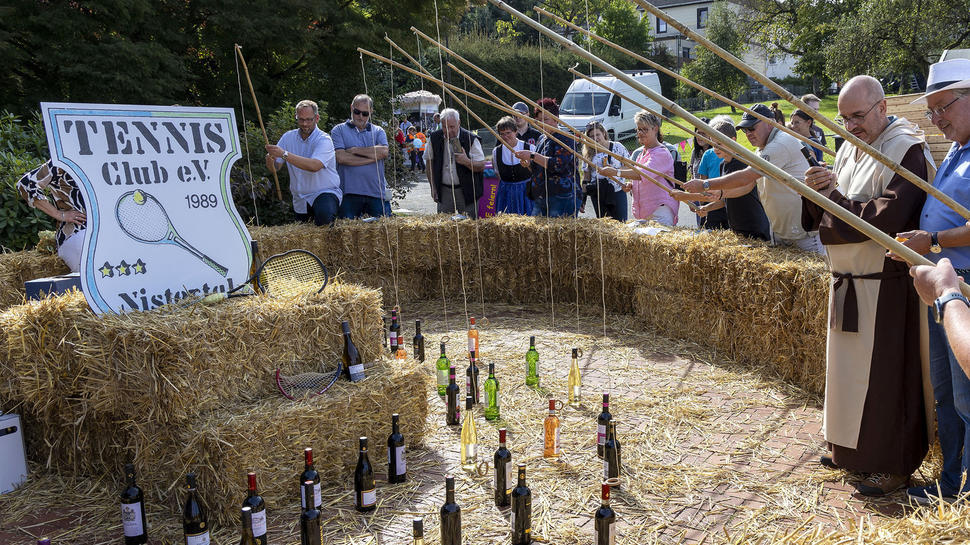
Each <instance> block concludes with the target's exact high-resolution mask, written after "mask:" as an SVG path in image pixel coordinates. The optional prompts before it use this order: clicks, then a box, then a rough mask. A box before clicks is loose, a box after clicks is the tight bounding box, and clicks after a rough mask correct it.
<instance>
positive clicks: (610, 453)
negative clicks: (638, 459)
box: [603, 420, 621, 486]
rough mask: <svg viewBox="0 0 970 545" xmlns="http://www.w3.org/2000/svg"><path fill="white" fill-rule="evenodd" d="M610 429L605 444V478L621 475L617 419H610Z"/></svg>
mask: <svg viewBox="0 0 970 545" xmlns="http://www.w3.org/2000/svg"><path fill="white" fill-rule="evenodd" d="M609 430H610V431H609V432H607V434H606V444H604V445H603V479H615V478H619V476H620V460H621V458H620V441H619V440H618V439H617V438H616V420H610V426H609ZM615 486H619V485H615Z"/></svg>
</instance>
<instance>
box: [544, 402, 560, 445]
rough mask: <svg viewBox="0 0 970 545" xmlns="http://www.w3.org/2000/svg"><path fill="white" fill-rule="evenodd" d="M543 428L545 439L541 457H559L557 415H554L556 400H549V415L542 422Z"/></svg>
mask: <svg viewBox="0 0 970 545" xmlns="http://www.w3.org/2000/svg"><path fill="white" fill-rule="evenodd" d="M542 427H543V428H544V429H545V441H544V444H543V448H542V456H543V458H558V457H559V417H558V416H556V400H555V399H550V400H549V416H546V420H545V421H544V422H543V423H542Z"/></svg>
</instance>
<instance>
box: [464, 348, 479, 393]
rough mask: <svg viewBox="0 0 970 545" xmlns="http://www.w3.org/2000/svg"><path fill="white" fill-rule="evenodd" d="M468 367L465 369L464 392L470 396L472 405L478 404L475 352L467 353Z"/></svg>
mask: <svg viewBox="0 0 970 545" xmlns="http://www.w3.org/2000/svg"><path fill="white" fill-rule="evenodd" d="M468 354H469V357H468V367H467V368H466V369H465V392H467V393H468V394H470V395H471V396H472V403H476V404H477V403H479V401H480V398H479V393H478V365H477V364H476V363H475V351H474V350H472V351H471V352H469V353H468Z"/></svg>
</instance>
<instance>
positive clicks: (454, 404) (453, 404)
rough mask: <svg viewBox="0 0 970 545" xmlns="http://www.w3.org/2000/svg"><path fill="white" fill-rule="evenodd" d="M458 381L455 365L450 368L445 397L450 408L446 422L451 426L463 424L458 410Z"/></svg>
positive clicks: (446, 414)
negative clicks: (456, 379)
mask: <svg viewBox="0 0 970 545" xmlns="http://www.w3.org/2000/svg"><path fill="white" fill-rule="evenodd" d="M460 390H461V389H460V388H458V383H457V382H455V366H454V365H452V366H451V367H450V368H449V369H448V388H446V389H445V397H446V398H447V401H448V410H447V412H446V413H445V423H447V424H448V425H449V426H457V425H458V424H461V413H460V412H459V411H458V392H459V391H460Z"/></svg>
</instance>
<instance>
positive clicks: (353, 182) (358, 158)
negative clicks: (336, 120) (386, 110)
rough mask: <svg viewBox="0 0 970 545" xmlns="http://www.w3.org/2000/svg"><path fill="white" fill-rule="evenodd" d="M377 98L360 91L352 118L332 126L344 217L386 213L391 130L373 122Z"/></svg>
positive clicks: (352, 102) (352, 109)
mask: <svg viewBox="0 0 970 545" xmlns="http://www.w3.org/2000/svg"><path fill="white" fill-rule="evenodd" d="M373 111H374V101H373V99H371V97H369V96H367V95H357V96H355V97H354V99H353V100H352V101H351V103H350V119H348V120H347V121H345V122H343V123H340V124H339V125H336V126H334V128H333V129H331V130H330V136H331V137H332V138H333V147H334V148H335V149H336V154H337V172H338V173H340V189H341V190H342V191H343V196H344V198H343V202H341V203H340V217H341V218H359V217H361V216H364V215H368V216H371V217H375V218H376V217H380V216H384V215H386V212H387V210H388V208H387V207H386V206H385V204H386V203H385V201H384V194H385V193H386V190H387V183H386V180H385V178H384V159H386V158H387V154H388V149H387V133H385V132H384V129H382V128H380V127H378V126H376V125H374V124H373V123H372V122H371V114H372V113H373Z"/></svg>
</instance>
